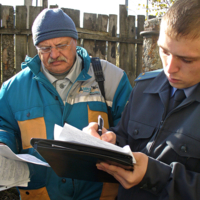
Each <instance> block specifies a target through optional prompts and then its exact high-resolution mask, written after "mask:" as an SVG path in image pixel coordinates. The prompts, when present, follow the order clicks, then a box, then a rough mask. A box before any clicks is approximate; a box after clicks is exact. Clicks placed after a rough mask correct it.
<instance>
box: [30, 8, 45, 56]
mask: <svg viewBox="0 0 200 200" xmlns="http://www.w3.org/2000/svg"><path fill="white" fill-rule="evenodd" d="M42 9H43V8H42V7H34V6H30V7H29V19H28V20H29V28H30V29H31V27H32V25H33V22H34V20H35V18H36V17H37V15H38V14H39V13H40V12H41V11H42ZM36 54H37V50H36V48H35V46H34V45H33V39H32V34H30V35H29V36H28V55H29V56H30V57H34V56H35V55H36Z"/></svg>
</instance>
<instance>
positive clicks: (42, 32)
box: [32, 8, 78, 46]
mask: <svg viewBox="0 0 200 200" xmlns="http://www.w3.org/2000/svg"><path fill="white" fill-rule="evenodd" d="M32 34H33V44H34V45H35V46H36V45H37V44H39V43H40V42H42V41H44V40H48V39H52V38H57V37H72V38H75V39H76V40H77V39H78V33H77V31H76V26H75V24H74V22H73V21H72V19H71V18H70V17H69V16H68V15H67V14H66V13H64V12H63V11H62V9H48V8H46V9H44V10H43V11H42V12H41V13H40V14H39V15H38V16H37V17H36V19H35V21H34V22H33V26H32Z"/></svg>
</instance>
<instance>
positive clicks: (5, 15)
mask: <svg viewBox="0 0 200 200" xmlns="http://www.w3.org/2000/svg"><path fill="white" fill-rule="evenodd" d="M44 7H45V6H44ZM44 7H34V6H16V9H15V12H14V8H13V6H4V5H1V4H0V19H1V27H0V37H1V38H0V48H1V51H0V64H1V65H0V66H1V70H0V85H1V84H2V82H4V81H6V80H7V79H9V78H10V77H11V76H13V75H14V74H16V73H17V72H19V71H20V70H21V62H23V61H24V58H25V56H26V55H29V56H31V57H33V56H35V55H36V54H37V51H36V48H35V47H34V46H33V42H32V34H31V26H32V24H33V21H34V19H35V17H36V16H37V15H38V14H39V12H41V10H42V9H43V8H44ZM49 7H50V8H53V7H56V6H49ZM62 9H63V11H64V12H66V13H67V14H68V15H69V16H70V17H71V18H72V19H73V21H74V22H75V25H76V28H77V31H78V36H79V39H78V45H80V46H83V47H84V48H85V49H86V50H87V51H88V53H89V54H90V55H91V56H93V57H96V56H98V57H100V58H102V59H106V60H108V61H109V62H111V63H113V64H115V65H117V66H119V67H120V68H122V69H124V70H125V71H126V73H127V75H128V77H129V80H130V82H131V84H132V85H134V79H135V77H136V76H137V75H138V74H139V73H140V72H141V71H142V49H143V48H142V45H143V38H142V36H141V35H140V32H141V31H143V27H144V21H145V16H143V15H139V16H130V15H129V16H128V15H127V10H126V6H125V5H119V34H117V25H118V23H117V15H112V14H110V15H101V14H90V13H84V15H83V28H80V11H79V10H74V9H68V8H62ZM136 17H137V21H136ZM136 23H137V26H136ZM136 27H137V28H136Z"/></svg>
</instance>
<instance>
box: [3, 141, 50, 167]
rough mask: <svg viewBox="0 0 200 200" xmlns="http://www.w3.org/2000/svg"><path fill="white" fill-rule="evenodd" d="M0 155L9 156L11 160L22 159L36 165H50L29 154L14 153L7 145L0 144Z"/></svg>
mask: <svg viewBox="0 0 200 200" xmlns="http://www.w3.org/2000/svg"><path fill="white" fill-rule="evenodd" d="M0 155H1V156H3V157H5V158H9V159H11V160H16V161H22V162H28V163H33V164H36V165H42V166H46V167H50V166H49V164H48V163H46V162H43V161H42V160H40V159H38V158H36V157H35V156H32V155H30V154H15V153H13V151H12V150H11V149H10V148H9V147H8V146H7V145H0Z"/></svg>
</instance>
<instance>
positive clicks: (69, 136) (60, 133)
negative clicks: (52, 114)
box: [54, 124, 136, 163]
mask: <svg viewBox="0 0 200 200" xmlns="http://www.w3.org/2000/svg"><path fill="white" fill-rule="evenodd" d="M61 129H62V127H60V126H58V125H55V128H54V139H56V140H61V141H71V142H76V143H81V144H87V145H90V146H94V147H100V148H104V149H109V150H113V151H115V152H120V153H124V154H126V155H130V156H132V158H133V163H136V160H135V158H134V157H133V154H132V152H131V149H130V147H129V146H128V145H126V146H125V147H123V148H121V147H119V146H116V145H114V144H111V143H108V142H105V141H102V140H99V139H98V138H95V137H93V136H91V135H89V134H87V133H84V132H83V131H81V130H79V129H77V128H75V127H73V126H71V125H69V124H65V125H64V127H63V129H62V130H61Z"/></svg>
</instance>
